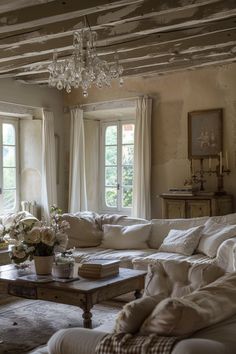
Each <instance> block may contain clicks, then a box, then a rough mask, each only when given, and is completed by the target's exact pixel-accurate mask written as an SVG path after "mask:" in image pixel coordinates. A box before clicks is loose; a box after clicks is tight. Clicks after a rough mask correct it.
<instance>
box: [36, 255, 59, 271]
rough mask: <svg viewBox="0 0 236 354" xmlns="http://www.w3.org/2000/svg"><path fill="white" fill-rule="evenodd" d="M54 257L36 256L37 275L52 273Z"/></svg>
mask: <svg viewBox="0 0 236 354" xmlns="http://www.w3.org/2000/svg"><path fill="white" fill-rule="evenodd" d="M53 260H54V256H34V265H35V273H36V274H38V275H49V274H51V273H52V265H53Z"/></svg>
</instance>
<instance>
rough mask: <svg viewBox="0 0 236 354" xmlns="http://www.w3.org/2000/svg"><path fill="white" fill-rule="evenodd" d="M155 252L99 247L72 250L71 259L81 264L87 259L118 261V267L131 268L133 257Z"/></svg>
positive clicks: (147, 249)
mask: <svg viewBox="0 0 236 354" xmlns="http://www.w3.org/2000/svg"><path fill="white" fill-rule="evenodd" d="M153 252H156V250H151V249H149V248H146V249H143V250H113V249H106V248H101V247H88V248H76V249H75V250H73V257H74V258H75V261H76V263H81V262H84V261H87V260H89V259H107V260H119V261H120V266H121V267H124V268H133V264H132V260H133V259H134V258H135V257H146V256H148V255H150V254H152V253H153Z"/></svg>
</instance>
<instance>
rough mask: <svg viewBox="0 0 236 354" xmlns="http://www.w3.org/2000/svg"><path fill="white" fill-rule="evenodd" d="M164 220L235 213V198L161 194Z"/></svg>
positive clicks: (229, 196)
mask: <svg viewBox="0 0 236 354" xmlns="http://www.w3.org/2000/svg"><path fill="white" fill-rule="evenodd" d="M160 197H161V198H162V217H163V218H164V219H179V218H196V217H201V216H214V215H225V214H230V213H233V196H232V195H230V194H226V195H222V196H217V195H213V196H206V195H195V196H186V195H170V194H161V195H160Z"/></svg>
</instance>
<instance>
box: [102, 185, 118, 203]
mask: <svg viewBox="0 0 236 354" xmlns="http://www.w3.org/2000/svg"><path fill="white" fill-rule="evenodd" d="M105 202H106V206H108V207H117V189H116V188H106V189H105Z"/></svg>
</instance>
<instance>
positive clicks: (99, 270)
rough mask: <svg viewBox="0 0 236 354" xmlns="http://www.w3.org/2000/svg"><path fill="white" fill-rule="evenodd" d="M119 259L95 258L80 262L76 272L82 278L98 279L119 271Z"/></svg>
mask: <svg viewBox="0 0 236 354" xmlns="http://www.w3.org/2000/svg"><path fill="white" fill-rule="evenodd" d="M119 265H120V262H119V261H114V260H105V259H96V260H94V261H92V260H91V261H88V262H86V263H82V264H81V265H80V266H79V269H78V274H79V275H80V276H81V277H83V278H92V279H100V278H105V277H109V276H113V275H116V274H118V273H119Z"/></svg>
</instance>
